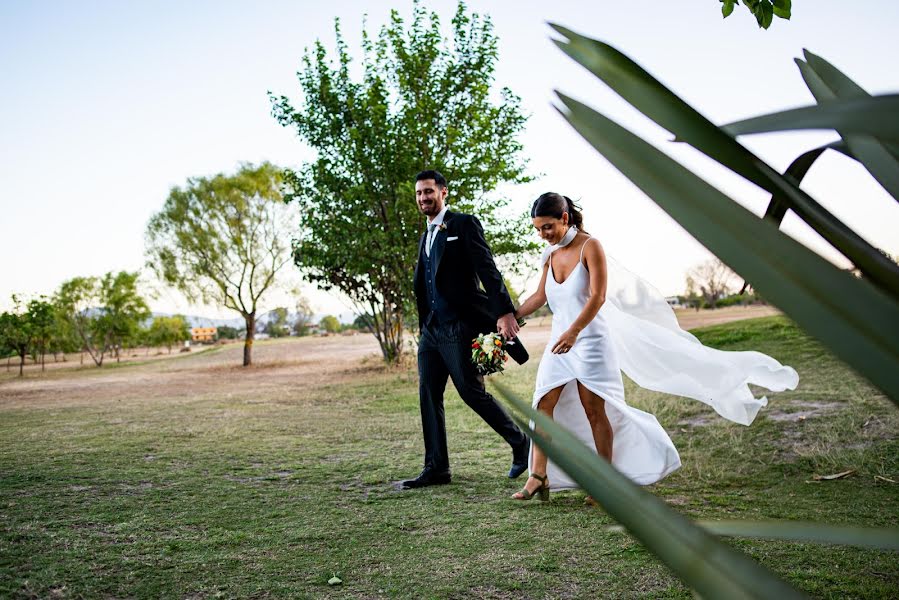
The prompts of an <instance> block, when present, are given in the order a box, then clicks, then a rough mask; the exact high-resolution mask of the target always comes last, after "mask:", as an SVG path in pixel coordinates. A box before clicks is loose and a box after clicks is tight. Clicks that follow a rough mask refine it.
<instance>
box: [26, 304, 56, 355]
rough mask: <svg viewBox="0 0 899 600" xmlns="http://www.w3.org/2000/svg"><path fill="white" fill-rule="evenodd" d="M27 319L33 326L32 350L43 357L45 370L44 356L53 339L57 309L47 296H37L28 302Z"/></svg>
mask: <svg viewBox="0 0 899 600" xmlns="http://www.w3.org/2000/svg"><path fill="white" fill-rule="evenodd" d="M26 316H27V319H28V322H29V325H30V327H31V334H32V339H31V345H32V347H31V351H32V352H33V353H34V354H35V355H40V357H41V371H43V370H44V357H45V356H46V354H47V350H48V349H49V347H50V343H51V340H52V339H53V328H54V326H55V325H56V311H55V307H54V306H53V304H52V303H50V302H49V301H48V300H47V298H46V297H45V296H41V297H40V298H35V299H33V300H31V301H30V302H29V303H28V312H27V315H26Z"/></svg>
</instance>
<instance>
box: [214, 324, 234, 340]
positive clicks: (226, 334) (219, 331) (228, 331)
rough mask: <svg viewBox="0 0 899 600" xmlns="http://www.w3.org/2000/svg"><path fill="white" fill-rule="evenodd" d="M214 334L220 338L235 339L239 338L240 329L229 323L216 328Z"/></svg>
mask: <svg viewBox="0 0 899 600" xmlns="http://www.w3.org/2000/svg"><path fill="white" fill-rule="evenodd" d="M216 335H217V336H218V338H219V339H220V340H236V339H239V338H240V330H239V329H237V328H236V327H231V326H230V325H222V326H221V327H217V328H216Z"/></svg>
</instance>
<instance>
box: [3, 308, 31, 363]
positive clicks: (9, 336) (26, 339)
mask: <svg viewBox="0 0 899 600" xmlns="http://www.w3.org/2000/svg"><path fill="white" fill-rule="evenodd" d="M12 301H13V309H12V311H9V312H4V313H3V314H0V340H2V344H0V346H3V347H5V348H7V349H8V350H10V351H11V354H13V355H14V356H18V357H19V377H21V376H22V375H23V374H24V369H25V357H26V356H28V351H29V350H30V348H31V343H32V339H33V338H34V327H33V325H32V322H31V320H30V319H29V317H28V312H27V310H26V308H25V307H23V306H22V301H21V300H20V299H19V297H18V296H15V295H13V297H12Z"/></svg>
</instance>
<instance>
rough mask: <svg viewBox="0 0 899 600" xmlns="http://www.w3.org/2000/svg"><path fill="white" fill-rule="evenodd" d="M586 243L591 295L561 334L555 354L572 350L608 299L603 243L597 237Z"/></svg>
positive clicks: (585, 255)
mask: <svg viewBox="0 0 899 600" xmlns="http://www.w3.org/2000/svg"><path fill="white" fill-rule="evenodd" d="M586 244H587V245H586V247H584V262H586V263H587V271H588V272H589V274H590V297H589V298H587V303H586V304H584V308H583V309H581V314H579V315H578V316H577V319H575V320H574V323H572V324H571V327H569V328H568V330H567V331H565V332H564V333H563V334H562V335H560V336H559V339H558V340H557V341H556V345H555V346H553V349H552V352H553V353H555V354H561V353H563V352H568V351H569V350H571V347H572V346H574V343H575V342H576V341H577V336H578V335H579V334H580V333H581V331H582V330H583V329H584V327H586V326H587V325H589V324H590V321H592V320H593V319H594V318H596V313H598V312H599V309H600V308H602V305H603V304H605V301H606V285H607V283H608V280H607V272H606V254H605V252H603V249H602V244H600V243H599V240H597V239H596V238H590V239H589V240H587V242H586Z"/></svg>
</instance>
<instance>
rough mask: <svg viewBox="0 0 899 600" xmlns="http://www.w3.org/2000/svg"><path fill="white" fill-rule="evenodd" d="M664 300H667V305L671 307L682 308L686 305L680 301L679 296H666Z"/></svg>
mask: <svg viewBox="0 0 899 600" xmlns="http://www.w3.org/2000/svg"><path fill="white" fill-rule="evenodd" d="M665 302H667V303H668V306H670V307H671V308H683V307H684V306H686V305H685V304H684V303H683V302H681V300H680V296H667V297H666V298H665Z"/></svg>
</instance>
